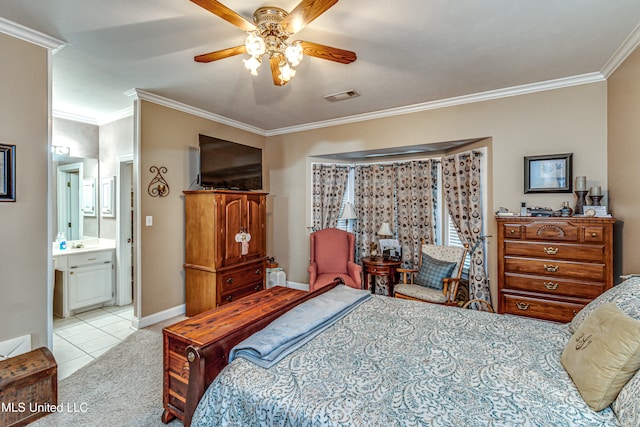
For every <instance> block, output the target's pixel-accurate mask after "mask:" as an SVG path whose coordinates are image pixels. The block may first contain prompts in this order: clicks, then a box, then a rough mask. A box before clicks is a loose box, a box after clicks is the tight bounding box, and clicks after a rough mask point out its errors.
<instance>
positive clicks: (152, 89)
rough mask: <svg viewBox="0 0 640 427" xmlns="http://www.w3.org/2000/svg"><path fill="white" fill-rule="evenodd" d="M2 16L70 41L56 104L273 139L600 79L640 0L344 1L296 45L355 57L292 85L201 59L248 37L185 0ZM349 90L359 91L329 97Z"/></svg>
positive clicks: (634, 28) (84, 3) (2, 11)
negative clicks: (185, 113)
mask: <svg viewBox="0 0 640 427" xmlns="http://www.w3.org/2000/svg"><path fill="white" fill-rule="evenodd" d="M222 3H224V4H225V5H226V6H228V7H229V8H231V9H233V10H235V11H236V12H238V13H239V14H241V15H242V16H244V17H245V18H247V19H248V20H251V16H252V14H253V11H254V10H255V9H257V8H258V7H261V6H266V5H270V6H277V7H280V8H283V9H285V10H291V9H293V8H294V7H295V6H296V5H297V3H298V0H269V1H266V2H264V1H262V0H222ZM0 16H1V17H3V18H5V19H7V20H10V21H13V22H15V23H18V24H20V25H23V26H26V27H28V28H31V29H33V30H36V31H39V32H42V33H44V34H47V35H49V36H52V37H54V38H57V39H60V40H62V41H64V42H65V43H67V46H65V47H64V48H63V49H61V50H59V51H58V52H57V53H56V54H54V56H53V109H54V110H55V111H58V112H64V113H68V114H71V115H76V116H82V117H87V118H93V119H95V120H96V121H98V122H99V121H100V119H101V118H103V117H108V116H109V115H113V114H114V113H117V112H119V111H122V110H126V109H127V108H130V107H131V105H132V101H131V99H130V98H129V97H127V96H126V95H125V94H124V93H125V92H127V91H129V90H131V89H133V88H136V89H139V90H141V91H144V92H143V93H149V94H152V95H154V96H159V97H164V98H168V99H170V100H173V101H176V102H179V103H182V104H185V105H188V106H191V107H195V108H197V109H200V110H203V111H205V112H209V113H212V114H214V115H217V116H221V117H223V118H227V119H230V120H233V121H237V122H240V123H243V124H246V125H248V126H250V127H253V128H256V129H258V130H260V131H263V132H265V133H266V134H269V133H270V132H271V133H272V132H277V131H278V130H282V129H285V128H291V127H299V126H301V125H309V124H313V123H317V122H322V121H331V120H336V119H341V118H345V117H352V116H354V115H365V116H366V114H369V113H374V112H380V111H386V110H389V109H395V108H398V107H405V106H411V105H415V104H419V105H422V104H424V103H432V102H434V101H438V100H447V99H450V98H456V97H463V96H466V95H470V94H478V93H483V92H487V91H497V90H501V89H504V88H514V87H520V86H522V85H530V84H537V83H542V82H549V81H553V80H556V79H563V80H561V81H560V83H559V84H564V83H567V84H575V83H580V82H586V81H594V80H597V79H602V78H603V74H604V75H605V76H606V72H607V67H610V66H611V64H612V61H614V60H615V59H616V55H617V57H619V56H620V51H619V49H620V48H622V49H623V51H624V49H625V48H626V49H627V50H629V49H630V48H629V46H630V45H632V46H631V48H633V47H635V46H636V45H637V44H638V42H637V39H638V33H639V32H640V30H639V29H638V28H639V27H638V24H639V23H640V1H638V0H614V1H612V0H520V1H514V0H484V1H478V0H403V1H382V0H377V1H371V0H342V1H339V2H338V3H337V4H336V5H334V6H333V7H332V8H330V9H329V10H328V11H327V12H326V13H324V14H323V15H322V16H320V17H319V18H318V19H316V20H315V21H314V22H312V23H311V24H310V25H308V26H307V27H306V28H304V29H303V30H302V31H300V32H299V33H298V34H296V35H295V36H294V37H293V39H297V40H308V41H314V42H317V43H321V44H325V45H330V46H335V47H339V48H342V49H347V50H352V51H355V52H356V53H357V55H358V59H357V61H355V62H354V63H352V64H349V65H344V64H339V63H334V62H330V61H325V60H321V59H318V58H311V57H305V59H304V60H303V62H302V63H301V64H300V66H298V73H297V74H296V76H295V77H294V78H293V80H292V81H291V82H290V83H289V84H288V85H286V86H284V87H276V86H274V85H273V83H272V80H271V73H270V71H269V69H268V66H263V67H262V68H261V69H260V70H259V75H258V76H257V77H252V76H250V75H249V73H248V72H246V71H245V69H244V67H243V64H242V58H243V57H244V55H241V56H235V57H231V58H227V59H224V60H220V61H217V62H212V63H209V64H200V63H196V62H194V60H193V57H194V56H195V55H197V54H201V53H206V52H211V51H214V50H219V49H223V48H227V47H232V46H238V45H241V44H243V42H244V36H245V35H244V33H243V31H241V30H240V29H238V28H237V27H234V26H233V25H231V24H230V23H228V22H226V21H224V20H222V19H221V18H219V17H217V16H215V15H213V14H211V13H210V12H208V11H206V10H204V9H202V8H201V7H199V6H198V5H196V4H194V3H192V2H191V1H189V0H144V1H143V0H108V1H105V0H46V1H43V0H19V1H18V0H0ZM627 53H628V52H627ZM4 60H7V58H4V59H3V61H4ZM614 62H615V61H614ZM576 76H578V77H576ZM564 79H566V80H564ZM547 84H548V83H547ZM345 90H356V91H357V92H358V93H360V96H359V97H357V98H352V99H348V100H345V101H341V102H336V103H330V102H328V101H326V100H324V99H323V97H324V96H325V95H329V94H334V93H336V92H341V91H345Z"/></svg>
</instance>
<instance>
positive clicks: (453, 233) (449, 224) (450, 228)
mask: <svg viewBox="0 0 640 427" xmlns="http://www.w3.org/2000/svg"><path fill="white" fill-rule="evenodd" d="M445 218H446V219H445V222H446V224H445V227H444V233H445V236H444V242H445V243H444V244H445V245H447V246H457V247H463V246H464V244H463V243H462V240H460V236H459V235H458V231H457V230H456V227H455V225H453V221H452V220H451V216H450V215H448V214H446V215H445ZM469 250H471V248H469ZM470 266H471V254H469V252H467V257H466V258H465V259H464V266H463V267H462V277H463V278H464V279H468V278H469V267H470Z"/></svg>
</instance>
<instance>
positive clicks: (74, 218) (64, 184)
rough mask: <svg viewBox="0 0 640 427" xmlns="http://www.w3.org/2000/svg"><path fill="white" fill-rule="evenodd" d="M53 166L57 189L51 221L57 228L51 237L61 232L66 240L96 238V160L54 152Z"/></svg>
mask: <svg viewBox="0 0 640 427" xmlns="http://www.w3.org/2000/svg"><path fill="white" fill-rule="evenodd" d="M53 165H54V167H53V170H54V171H55V177H53V179H54V180H55V184H54V188H56V199H55V201H54V203H55V209H54V212H53V214H54V220H53V224H55V225H56V227H57V228H54V230H53V232H54V235H53V236H52V240H55V238H56V235H57V234H58V233H61V232H64V233H65V236H66V238H67V240H80V239H86V238H98V237H99V236H100V230H99V216H98V215H97V213H96V206H98V197H99V194H98V193H99V191H98V188H97V182H98V177H99V171H98V168H99V163H98V159H90V158H79V157H71V156H60V155H54V159H53Z"/></svg>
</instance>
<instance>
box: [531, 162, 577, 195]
mask: <svg viewBox="0 0 640 427" xmlns="http://www.w3.org/2000/svg"><path fill="white" fill-rule="evenodd" d="M572 160H573V153H567V154H550V155H543V156H527V157H525V158H524V192H525V193H571V192H572V191H573V188H572V181H573V178H572V167H573V165H572Z"/></svg>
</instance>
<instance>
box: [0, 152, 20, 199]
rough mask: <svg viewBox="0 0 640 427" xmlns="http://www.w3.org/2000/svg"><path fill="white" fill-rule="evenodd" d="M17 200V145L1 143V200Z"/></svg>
mask: <svg viewBox="0 0 640 427" xmlns="http://www.w3.org/2000/svg"><path fill="white" fill-rule="evenodd" d="M15 201H16V146H15V145H7V144H0V202H15Z"/></svg>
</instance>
